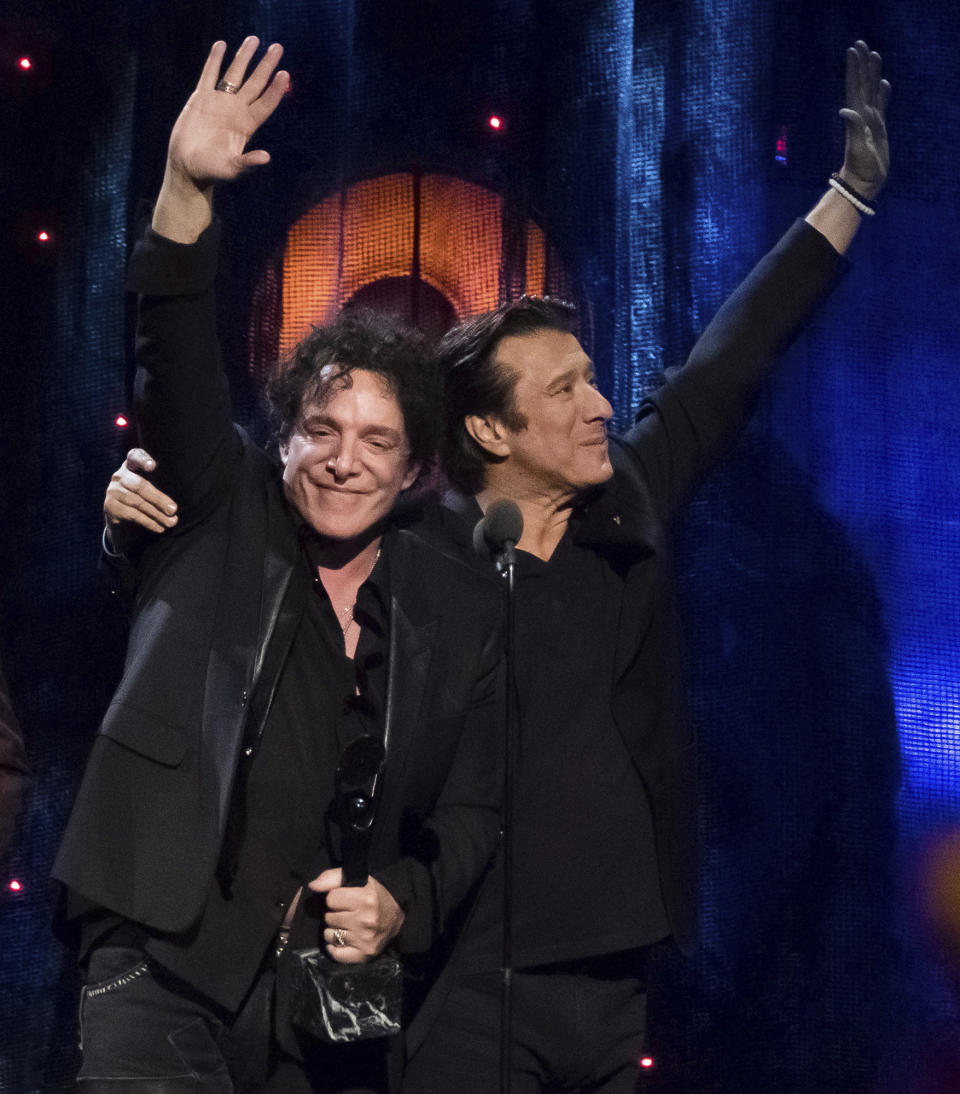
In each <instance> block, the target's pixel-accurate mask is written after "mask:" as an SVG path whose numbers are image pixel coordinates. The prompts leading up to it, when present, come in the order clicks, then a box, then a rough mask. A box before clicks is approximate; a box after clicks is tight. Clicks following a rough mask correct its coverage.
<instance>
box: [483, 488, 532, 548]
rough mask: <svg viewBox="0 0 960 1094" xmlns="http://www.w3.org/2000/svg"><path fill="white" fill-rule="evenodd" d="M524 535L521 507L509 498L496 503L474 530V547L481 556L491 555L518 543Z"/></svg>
mask: <svg viewBox="0 0 960 1094" xmlns="http://www.w3.org/2000/svg"><path fill="white" fill-rule="evenodd" d="M522 535H523V515H522V514H521V512H520V507H519V506H518V505H517V503H516V502H515V501H510V500H509V498H501V499H500V501H495V502H494V503H493V505H491V506H490V508H489V509H488V510H487V513H486V516H485V517H484V518H483V520H481V521H478V522H477V526H476V528H474V530H473V547H474V550H475V551H477V552H478V553H479V554H481V555H487V556H489V555H491V554H494V553H496V552H497V551H500V550H502V549H503V548H504V547H505V546H506V544H508V543H516V542H517V541H518V540H519V539H520V537H521V536H522Z"/></svg>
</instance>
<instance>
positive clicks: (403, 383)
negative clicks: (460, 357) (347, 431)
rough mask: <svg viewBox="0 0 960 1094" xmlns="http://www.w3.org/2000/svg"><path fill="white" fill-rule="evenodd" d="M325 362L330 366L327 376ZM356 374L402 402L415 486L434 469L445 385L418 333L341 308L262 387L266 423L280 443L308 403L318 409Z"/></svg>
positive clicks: (380, 316)
mask: <svg viewBox="0 0 960 1094" xmlns="http://www.w3.org/2000/svg"><path fill="white" fill-rule="evenodd" d="M327 365H335V366H336V367H335V368H334V369H332V370H331V371H330V372H329V373H327V374H326V375H324V374H323V370H324V369H325V368H326V367H327ZM355 369H363V370H364V371H366V372H373V373H375V374H376V375H378V376H380V377H382V378H383V380H384V381H385V382H386V384H387V385H388V387H389V389H390V391H391V392H392V393H393V395H394V396H395V397H396V399H397V402H398V403H399V404H400V410H401V412H402V414H403V422H404V427H405V429H406V433H407V443H408V444H409V446H410V459H411V460H412V461H413V462H416V463H419V464H420V474H419V475H418V480H417V481H418V482H419V481H420V480H421V479H422V478H423V477H424V476H425V475H427V474H428V473H429V471H430V470H431V469H432V467H433V465H434V462H435V459H436V452H437V444H438V441H439V434H440V420H441V414H440V401H441V398H442V388H441V384H440V380H439V375H440V374H439V372H438V368H437V363H436V361H435V360H434V359H433V358H432V356H431V355H430V354H429V353H428V352H427V350H426V346H425V343H424V340H423V337H422V335H420V334H419V333H417V332H416V331H413V330H410V329H409V328H408V327H405V326H403V325H402V324H401V323H400V322H398V321H397V320H395V319H393V318H392V317H391V316H389V315H384V314H382V313H381V312H375V311H371V310H370V309H368V308H349V309H344V311H342V312H341V313H340V315H338V316H337V318H336V319H335V320H334V322H332V323H328V324H326V325H324V326H322V327H314V328H313V330H311V332H310V333H309V334H308V335H307V336H306V337H305V338H304V339H303V340H302V341H301V342H299V343H298V344H297V346H296V347H295V348H294V350H293V352H292V353H291V355H290V357H289V358H288V359H287V361H286V362H284V364H283V365H282V367H281V370H280V372H279V373H278V374H277V375H276V376H274V377H273V379H272V380H270V382H269V383H268V384H267V402H268V407H269V412H270V421H271V425H272V426H273V429H274V431H275V434H276V438H277V441H278V443H279V444H280V446H281V447H282V446H284V445H286V444H287V443H288V442H289V440H290V437H291V435H292V434H293V433H294V432H295V431H296V429H297V427H298V426H299V424H300V421H301V419H302V415H303V408H304V406H306V405H307V404H311V403H319V404H320V405H321V406H322V405H323V403H324V402H325V401H326V400H327V399H329V398H330V396H331V395H332V394H333V393H334V392H335V390H336V389H337V387H338V386H339V384H340V383H341V382H342V381H344V380H347V382H349V376H350V373H351V372H353V371H354V370H355Z"/></svg>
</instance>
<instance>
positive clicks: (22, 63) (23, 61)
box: [17, 57, 33, 72]
mask: <svg viewBox="0 0 960 1094" xmlns="http://www.w3.org/2000/svg"><path fill="white" fill-rule="evenodd" d="M17 68H19V69H20V71H21V72H29V71H30V69H31V68H33V61H31V60H30V58H29V57H21V58H20V59H19V60H18V61H17Z"/></svg>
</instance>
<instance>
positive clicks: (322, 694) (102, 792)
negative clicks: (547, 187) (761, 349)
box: [54, 38, 499, 1094]
mask: <svg viewBox="0 0 960 1094" xmlns="http://www.w3.org/2000/svg"><path fill="white" fill-rule="evenodd" d="M257 46H258V42H257V40H256V39H255V38H248V39H247V40H246V41H245V42H244V43H243V45H242V46H241V47H240V49H239V50H238V52H237V54H236V56H235V57H234V59H233V60H232V62H231V63H230V64H229V66H228V67H227V68H226V70H225V71H224V72H223V73H222V76H221V66H222V63H223V58H224V52H225V46H224V43H222V42H218V43H216V44H215V45H214V46H213V48H212V49H211V51H210V54H209V57H208V59H207V62H206V64H205V66H204V69H203V73H202V75H201V77H200V81H199V83H198V84H197V87H196V90H195V91H194V92H193V94H192V95H191V96H190V99H189V100H188V102H187V104H186V106H185V107H184V109H183V111H182V113H181V114H180V117H179V118H178V119H177V122H176V124H175V126H174V129H173V132H172V135H171V137H170V144H169V151H168V157H167V164H166V172H165V175H164V180H163V186H162V189H161V191H160V196H159V198H158V200H157V203H156V207H155V209H154V214H153V222H152V227H151V228H150V229H149V230H148V231H147V232H146V233H145V235H144V236H143V238H141V239H140V240H139V242H138V243H137V245H136V248H135V250H134V254H133V258H132V261H131V267H130V277H129V280H130V285H131V287H132V288H134V289H136V290H137V291H138V292H139V293H140V305H139V317H138V328H137V379H136V402H137V418H138V426H139V430H140V434H141V437H142V438H143V441H144V443H145V444H146V445H147V446H148V447H149V449H150V451H151V453H153V454H155V455H156V457H157V459H158V463H159V465H160V467H161V476H162V477H161V483H162V485H163V486H164V488H165V489H167V490H169V491H170V492H171V493H172V494H173V495H174V496H176V497H177V499H178V501H179V514H180V519H179V522H178V525H177V527H176V528H175V529H174V530H173V531H171V532H170V533H169V534H167V535H166V536H164V537H161V538H159V539H157V540H155V541H153V542H150V543H148V544H147V545H146V547H145V549H144V551H143V554H142V557H141V558H140V559H139V578H138V583H137V587H136V591H135V600H134V605H133V619H132V626H131V635H130V643H129V649H128V655H127V660H126V666H125V671H124V675H123V678H122V680H121V683H120V685H119V688H118V689H117V692H116V694H115V696H114V699H113V701H112V703H111V705H110V708H109V710H108V712H107V715H106V717H105V718H104V721H103V724H102V727H101V730H100V733H99V734H98V736H97V738H96V741H95V744H94V747H93V752H92V754H91V758H90V761H89V764H88V767H87V771H86V774H85V776H84V781H83V784H82V786H81V789H80V792H79V796H78V798H77V802H76V804H75V807H74V810H73V814H72V816H71V819H70V821H69V824H68V827H67V830H66V834H65V836H64V840H63V843H62V845H61V848H60V852H59V855H58V857H57V861H56V864H55V869H54V873H55V876H56V877H57V878H58V879H59V881H60V882H61V883H62V886H63V889H62V892H63V900H62V902H61V910H60V915H59V923H60V928H61V930H62V931H63V932H66V933H73V934H74V936H75V937H76V938H77V940H78V942H79V945H80V950H81V956H82V960H83V962H84V966H85V969H86V987H85V989H84V992H83V998H82V1001H81V1038H82V1048H83V1063H82V1068H81V1071H80V1076H79V1079H80V1084H81V1088H82V1089H83V1090H85V1091H90V1092H93V1091H107V1090H110V1091H114V1090H117V1089H123V1090H125V1091H131V1092H136V1091H143V1092H146V1091H151V1092H166V1094H173V1092H179V1091H185V1090H191V1091H192V1090H198V1089H202V1090H204V1091H224V1092H226V1091H232V1090H234V1089H236V1090H240V1091H254V1090H281V1091H284V1092H298V1091H323V1092H331V1094H332V1092H337V1091H346V1090H350V1091H354V1092H356V1091H380V1090H384V1089H386V1087H387V1078H386V1068H387V1050H386V1047H385V1044H386V1042H385V1041H384V1040H380V1041H377V1040H373V1041H365V1042H362V1043H360V1044H357V1045H346V1046H340V1045H334V1046H331V1045H327V1044H324V1043H322V1042H321V1041H318V1040H315V1039H312V1038H310V1037H308V1036H306V1035H304V1034H302V1033H300V1032H298V1031H297V1030H296V1029H295V1028H293V1027H290V1028H288V1027H286V1026H281V1027H279V1028H274V1018H273V1010H274V1006H273V999H272V995H273V990H274V987H273V981H274V962H273V960H272V957H273V954H274V952H275V948H276V946H277V943H278V937H280V931H281V928H283V930H284V931H286V930H287V927H288V924H287V923H285V921H286V920H288V919H289V910H290V909H291V908H292V907H294V906H295V907H296V916H295V917H294V918H292V928H291V930H292V933H291V934H290V940H289V945H290V946H299V947H310V946H321V947H324V946H325V947H326V950H327V952H328V954H329V955H330V956H331V957H332V958H334V959H335V960H336V961H338V962H342V963H346V964H351V963H352V964H359V963H363V962H366V961H368V960H369V959H371V958H372V957H374V956H375V955H377V954H380V953H381V952H382V951H383V950H384V949H385V948H386V947H388V946H390V947H391V948H393V949H394V950H396V951H398V952H400V953H404V952H408V953H412V952H419V951H423V950H425V949H426V948H428V947H429V946H430V945H431V943H432V941H433V939H434V937H435V935H436V934H437V933H438V932H439V931H440V930H442V928H443V926H444V924H445V922H446V920H447V917H448V916H449V914H450V913H451V911H452V910H453V909H454V908H455V907H456V906H457V904H458V902H460V901H461V900H462V898H463V897H464V895H465V894H466V893H467V891H468V890H469V888H470V886H471V885H472V884H473V883H474V881H475V880H476V879H477V877H478V876H479V874H480V873H481V871H482V870H483V868H484V866H485V865H486V863H487V861H488V859H489V857H490V855H491V854H492V851H493V847H494V844H495V841H496V834H497V826H498V818H497V806H498V788H497V780H496V770H495V764H494V763H493V762H492V750H491V748H490V739H491V726H490V721H491V718H492V712H493V711H494V710H495V708H496V701H495V692H496V686H495V685H496V675H497V662H498V652H497V651H498V648H499V642H498V639H497V625H498V621H497V611H496V607H495V599H494V598H493V597H491V596H490V595H489V592H488V589H487V584H488V582H487V580H486V579H485V578H483V577H482V576H481V575H479V574H477V573H476V572H474V571H471V570H470V569H469V567H467V566H466V565H465V564H464V563H463V562H462V561H460V560H457V559H456V558H453V557H450V556H449V555H445V554H443V553H442V552H440V551H437V550H436V549H434V548H432V547H430V546H428V545H427V544H426V543H424V542H423V541H421V540H420V539H418V538H417V537H416V536H415V535H413V534H412V533H411V532H410V531H409V530H408V529H407V528H405V527H403V526H402V521H401V520H400V518H399V517H398V516H397V514H396V510H395V503H396V502H397V499H398V497H399V495H400V494H401V493H402V492H403V491H405V490H407V489H408V488H410V487H411V486H412V485H413V484H414V482H415V480H416V479H417V478H418V476H419V474H420V472H421V471H422V470H423V469H424V468H425V467H426V466H427V464H428V463H429V461H430V460H431V458H432V456H433V453H434V451H435V439H436V438H435V435H434V432H435V427H434V424H433V423H434V422H435V420H436V405H437V390H436V385H435V383H434V377H435V370H434V369H433V367H432V365H431V364H430V363H429V361H428V360H427V359H426V357H425V355H424V353H423V350H422V347H421V345H420V343H419V341H418V340H417V339H416V338H414V337H413V336H411V335H410V334H408V333H406V332H404V331H402V330H400V329H398V328H397V327H395V326H394V325H393V324H392V323H391V322H389V321H387V320H385V319H383V318H381V317H377V316H372V315H370V314H368V313H353V314H344V315H342V316H341V317H340V318H339V319H338V320H337V321H336V322H335V323H333V324H332V325H331V326H329V327H325V328H318V329H316V330H314V331H313V332H312V333H311V334H309V335H308V336H307V337H306V338H305V339H304V340H303V342H301V343H300V345H299V346H298V347H297V349H296V350H295V351H294V353H293V356H292V358H291V360H290V361H289V362H288V364H287V365H286V367H285V368H284V369H283V370H282V372H281V373H280V374H279V375H278V376H277V377H276V378H275V380H274V381H273V382H272V384H271V391H270V394H271V402H272V410H273V416H274V422H275V425H276V428H277V435H278V440H279V451H280V459H279V461H276V460H274V459H271V458H270V457H268V456H267V455H266V454H265V453H264V452H262V451H260V450H259V449H258V448H257V447H256V446H254V445H253V444H252V443H251V442H250V440H249V438H247V437H246V435H245V434H244V433H243V431H242V430H240V429H238V428H236V427H235V426H233V425H232V424H231V420H230V402H229V396H228V390H227V385H226V380H225V375H224V371H223V368H222V366H221V361H220V356H219V347H218V345H217V339H216V334H215V307H214V297H213V282H214V274H215V269H216V259H217V239H218V225H217V224H216V222H214V220H213V217H212V194H213V187H214V184H215V183H224V182H229V181H232V180H233V179H235V178H237V177H238V176H239V175H241V174H242V173H243V172H245V171H247V170H249V169H251V168H253V167H256V166H258V165H260V164H263V163H266V162H267V160H268V159H269V157H268V155H267V153H266V152H264V151H262V150H254V151H246V150H245V149H246V146H247V142H248V141H249V139H250V137H251V136H252V135H253V133H254V132H255V131H256V130H257V128H258V127H259V126H260V125H261V124H262V123H263V122H264V121H265V120H266V119H267V118H268V117H269V116H270V114H271V113H272V112H273V110H274V109H275V108H276V107H277V105H278V104H279V102H280V101H281V99H282V97H283V95H284V92H285V90H286V88H287V86H288V82H289V81H288V76H287V74H286V73H284V72H277V71H276V67H277V64H278V62H279V60H280V54H281V50H280V47H279V46H277V45H272V46H270V47H269V48H268V49H267V51H266V53H265V54H264V56H263V57H262V59H261V60H260V62H259V63H258V64H257V65H256V66H255V67H254V68H253V71H252V72H251V73H250V75H249V76H247V68H248V66H249V65H250V62H251V60H252V58H253V55H254V53H255V52H256V49H257ZM391 711H392V714H388V713H387V712H391ZM385 722H386V723H388V724H386V725H385ZM365 734H368V735H372V736H374V737H377V738H380V739H382V738H384V737H385V736H386V738H387V739H386V740H385V742H384V743H385V747H386V761H385V767H384V771H383V775H382V778H381V780H380V784H381V785H380V787H379V789H378V791H377V795H376V798H375V801H376V815H375V819H374V822H373V829H372V838H371V844H370V851H369V860H370V861H369V866H370V877H369V880H368V881H367V883H366V884H365V885H363V886H362V887H348V886H346V885H344V884H343V881H344V879H343V877H342V876H341V870H340V868H339V866H338V854H339V846H340V845H339V831H338V826H337V824H336V819H337V818H336V817H335V816H333V815H332V813H333V810H332V801H333V797H334V775H335V769H336V767H337V763H338V756H339V755H340V754H341V753H342V751H343V750H344V749H345V748H346V747H347V746H349V745H350V743H351V742H352V741H354V740H355V739H356V738H357V737H359V736H362V735H365Z"/></svg>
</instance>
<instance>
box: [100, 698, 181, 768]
mask: <svg viewBox="0 0 960 1094" xmlns="http://www.w3.org/2000/svg"><path fill="white" fill-rule="evenodd" d="M100 733H101V735H102V736H104V737H108V738H109V739H110V740H111V741H116V743H117V744H119V745H122V746H123V747H124V748H128V749H130V751H131V752H136V753H137V755H139V756H145V757H146V758H147V759H149V760H155V761H156V762H157V763H159V764H163V765H164V767H177V766H178V765H179V764H180V763H182V762H183V758H184V756H186V754H187V750H188V749H189V747H190V739H189V735H188V734H187V732H186V730H185V729H184V728H183V726H180V725H177V724H175V723H173V722H170V721H167V720H166V719H164V718H161V717H158V716H157V715H156V714H155V713H153V712H152V711H148V710H144V709H143V708H142V707H138V706H136V705H135V704H134V703H129V702H127V703H121V702H113V703H111V704H110V706H109V707H108V709H107V713H106V716H105V717H104V719H103V725H102V726H101V727H100Z"/></svg>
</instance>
